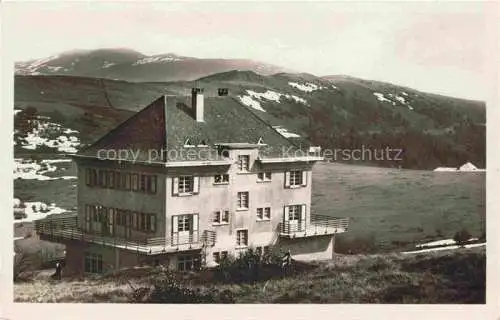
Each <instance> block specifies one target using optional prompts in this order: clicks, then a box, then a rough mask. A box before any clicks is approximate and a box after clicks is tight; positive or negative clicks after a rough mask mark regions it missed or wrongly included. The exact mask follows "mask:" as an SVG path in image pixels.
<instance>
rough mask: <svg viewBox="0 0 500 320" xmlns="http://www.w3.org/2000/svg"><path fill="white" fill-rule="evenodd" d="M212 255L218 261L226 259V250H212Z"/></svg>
mask: <svg viewBox="0 0 500 320" xmlns="http://www.w3.org/2000/svg"><path fill="white" fill-rule="evenodd" d="M212 256H213V258H214V261H215V262H217V263H220V262H221V261H223V260H225V259H227V251H220V252H214V253H213V254H212Z"/></svg>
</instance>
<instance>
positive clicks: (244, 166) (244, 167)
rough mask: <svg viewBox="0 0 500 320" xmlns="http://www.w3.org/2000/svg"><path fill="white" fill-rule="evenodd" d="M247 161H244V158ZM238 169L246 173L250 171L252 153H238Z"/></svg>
mask: <svg viewBox="0 0 500 320" xmlns="http://www.w3.org/2000/svg"><path fill="white" fill-rule="evenodd" d="M244 159H245V160H246V161H243V160H244ZM237 164H238V171H239V172H240V173H241V172H243V173H246V172H249V171H250V155H248V154H240V155H238V163H237Z"/></svg>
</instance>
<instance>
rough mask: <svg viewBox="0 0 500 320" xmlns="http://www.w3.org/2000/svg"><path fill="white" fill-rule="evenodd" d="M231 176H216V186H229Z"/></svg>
mask: <svg viewBox="0 0 500 320" xmlns="http://www.w3.org/2000/svg"><path fill="white" fill-rule="evenodd" d="M228 183H229V174H216V175H215V176H214V184H228Z"/></svg>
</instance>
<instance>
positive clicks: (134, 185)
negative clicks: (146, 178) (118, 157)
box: [132, 173, 139, 191]
mask: <svg viewBox="0 0 500 320" xmlns="http://www.w3.org/2000/svg"><path fill="white" fill-rule="evenodd" d="M137 190H139V175H138V174H137V173H133V174H132V191H137Z"/></svg>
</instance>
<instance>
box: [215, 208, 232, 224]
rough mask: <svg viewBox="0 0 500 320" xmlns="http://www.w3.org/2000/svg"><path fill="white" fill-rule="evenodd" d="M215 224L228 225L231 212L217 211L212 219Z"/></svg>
mask: <svg viewBox="0 0 500 320" xmlns="http://www.w3.org/2000/svg"><path fill="white" fill-rule="evenodd" d="M212 222H213V224H215V225H219V224H228V223H229V211H228V210H224V211H215V212H214V214H213V219H212Z"/></svg>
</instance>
